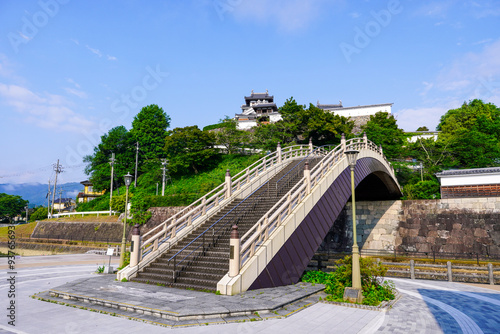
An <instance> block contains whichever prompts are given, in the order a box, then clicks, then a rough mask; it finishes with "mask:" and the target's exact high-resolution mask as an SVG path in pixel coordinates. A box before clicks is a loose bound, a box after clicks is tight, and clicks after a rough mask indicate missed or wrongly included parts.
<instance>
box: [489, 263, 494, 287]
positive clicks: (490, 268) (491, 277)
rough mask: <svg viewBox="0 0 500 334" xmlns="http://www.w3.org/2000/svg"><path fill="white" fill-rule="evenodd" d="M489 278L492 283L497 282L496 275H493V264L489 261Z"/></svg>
mask: <svg viewBox="0 0 500 334" xmlns="http://www.w3.org/2000/svg"><path fill="white" fill-rule="evenodd" d="M488 278H489V281H490V284H491V285H494V284H495V277H494V276H493V265H492V264H491V263H488Z"/></svg>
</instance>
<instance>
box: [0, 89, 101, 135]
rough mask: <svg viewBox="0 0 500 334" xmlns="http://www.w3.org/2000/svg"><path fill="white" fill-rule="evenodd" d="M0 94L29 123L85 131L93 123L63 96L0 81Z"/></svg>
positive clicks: (57, 128)
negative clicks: (37, 91) (72, 106)
mask: <svg viewBox="0 0 500 334" xmlns="http://www.w3.org/2000/svg"><path fill="white" fill-rule="evenodd" d="M0 96H1V97H2V98H3V100H4V103H5V104H7V105H10V106H12V107H14V108H15V109H16V111H17V112H19V113H20V114H22V115H23V117H24V120H25V121H26V122H28V123H32V124H35V125H36V126H38V127H41V128H45V129H51V130H56V131H68V132H73V133H85V132H87V131H89V130H90V129H91V128H92V125H93V123H92V122H91V121H89V120H87V119H85V117H83V116H80V115H78V114H77V113H75V112H74V111H73V110H72V109H71V103H70V102H69V101H67V100H66V99H65V98H64V97H63V96H60V95H55V94H49V93H35V92H32V91H30V90H29V89H27V88H25V87H21V86H18V85H7V84H3V83H0Z"/></svg>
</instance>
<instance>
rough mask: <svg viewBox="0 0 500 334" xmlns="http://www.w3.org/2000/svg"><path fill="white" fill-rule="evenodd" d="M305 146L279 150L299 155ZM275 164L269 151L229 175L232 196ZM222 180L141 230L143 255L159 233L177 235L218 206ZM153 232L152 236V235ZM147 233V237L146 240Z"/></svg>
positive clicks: (274, 156)
mask: <svg viewBox="0 0 500 334" xmlns="http://www.w3.org/2000/svg"><path fill="white" fill-rule="evenodd" d="M306 148H307V146H305V145H293V146H289V147H286V148H284V149H282V160H288V159H291V158H295V157H296V156H298V154H299V153H300V152H303V151H304V150H305V149H306ZM277 163H278V154H277V152H272V153H269V154H267V155H266V156H264V157H262V158H261V159H259V160H258V161H256V162H254V163H253V164H252V165H250V166H249V167H247V168H245V169H244V170H242V171H240V172H239V173H238V174H236V175H235V176H232V177H231V183H232V196H231V198H234V197H236V196H237V195H239V193H240V192H241V191H242V190H243V189H244V188H245V187H246V186H247V185H248V184H250V183H251V182H250V181H251V180H252V179H254V178H255V177H257V176H259V175H260V174H261V173H263V172H265V171H267V169H268V168H270V167H273V166H274V165H276V164H277ZM225 184H226V183H225V182H224V183H221V184H220V185H219V186H217V187H216V188H214V189H213V190H212V191H210V192H209V193H207V194H206V195H204V196H203V197H201V198H199V199H198V200H196V201H194V202H193V203H192V204H191V205H189V206H188V207H186V208H184V209H183V210H181V211H179V212H178V213H176V214H174V215H173V216H171V217H169V218H168V219H166V220H165V221H164V222H163V223H161V224H159V225H158V226H156V227H155V228H153V229H151V230H150V231H148V232H146V233H144V235H143V236H142V237H143V239H144V240H145V241H144V243H143V245H144V246H146V247H145V249H144V250H143V254H144V255H146V254H147V253H148V252H149V251H150V249H149V248H150V247H147V245H152V244H153V243H154V242H155V240H157V239H158V238H160V237H161V236H162V235H165V236H168V235H174V236H175V235H177V233H178V232H180V230H181V229H183V228H184V227H186V226H192V223H193V222H194V221H195V220H196V218H199V217H200V216H201V215H204V213H206V212H207V211H209V210H210V209H212V208H214V207H217V206H219V204H221V203H222V202H223V201H224V200H226V198H225V197H224V195H225V191H226V189H225ZM194 225H196V224H194ZM193 227H195V226H193ZM151 235H152V236H151ZM148 236H150V237H149V239H146V238H147V237H148Z"/></svg>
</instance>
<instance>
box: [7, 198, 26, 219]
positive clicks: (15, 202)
mask: <svg viewBox="0 0 500 334" xmlns="http://www.w3.org/2000/svg"><path fill="white" fill-rule="evenodd" d="M26 205H28V201H26V200H24V199H22V198H21V196H17V195H8V194H4V193H0V221H11V220H12V218H13V217H15V216H17V215H19V214H21V213H22V212H23V210H24V207H25V206H26Z"/></svg>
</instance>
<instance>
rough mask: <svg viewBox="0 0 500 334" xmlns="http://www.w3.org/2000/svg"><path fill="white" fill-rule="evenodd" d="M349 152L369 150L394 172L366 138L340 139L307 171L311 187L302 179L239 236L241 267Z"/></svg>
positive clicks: (378, 149) (375, 146) (380, 150)
mask: <svg viewBox="0 0 500 334" xmlns="http://www.w3.org/2000/svg"><path fill="white" fill-rule="evenodd" d="M347 149H349V150H358V151H361V150H370V151H373V152H376V153H377V154H379V155H380V158H382V161H383V163H384V165H385V167H386V168H387V170H388V171H390V172H391V173H392V176H393V177H394V179H395V176H394V169H393V168H392V166H391V165H390V163H389V162H388V161H387V159H386V158H385V156H384V155H383V154H382V149H381V148H380V147H378V146H377V145H375V144H374V143H373V142H371V141H369V140H368V139H367V138H366V136H363V137H362V138H353V139H350V140H348V141H345V140H342V142H341V144H340V145H338V146H336V147H335V148H333V149H332V150H331V151H328V154H327V155H326V156H324V158H323V159H322V160H321V161H320V162H319V163H318V164H317V165H316V166H314V168H312V169H311V184H310V187H308V186H309V185H308V184H306V180H305V179H304V178H302V180H301V181H299V182H298V183H297V184H296V185H295V186H294V187H293V188H292V189H291V190H290V191H289V192H288V194H287V195H285V196H283V198H282V199H281V200H279V201H278V203H276V205H274V206H273V207H272V208H271V209H270V210H269V211H268V213H267V214H265V215H264V216H263V217H262V218H261V219H260V220H259V221H258V222H257V223H256V224H255V225H254V226H253V227H252V228H251V229H250V230H249V231H248V232H247V233H245V234H244V235H243V236H242V237H241V245H242V246H241V250H240V258H241V265H240V268H241V267H243V266H244V265H245V264H246V262H247V261H248V260H249V259H250V258H251V257H252V256H253V255H254V254H255V252H256V251H257V250H258V248H259V247H260V246H261V245H262V244H264V243H265V242H266V241H267V240H268V239H269V236H270V235H271V234H272V233H273V231H275V230H276V229H277V228H278V227H279V226H280V225H281V223H282V222H283V221H284V220H285V219H286V218H287V217H288V216H289V215H291V213H292V211H293V209H294V208H295V207H296V206H297V205H299V203H300V202H301V201H302V200H303V199H304V198H305V197H306V196H307V195H308V192H307V189H308V188H310V189H312V188H313V187H314V186H315V185H316V184H318V183H319V182H320V180H321V179H322V178H323V176H325V174H326V173H327V172H328V171H329V170H330V169H331V168H333V167H334V166H335V165H336V164H337V163H339V162H340V161H341V160H342V159H344V152H345V151H346V150H347Z"/></svg>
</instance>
